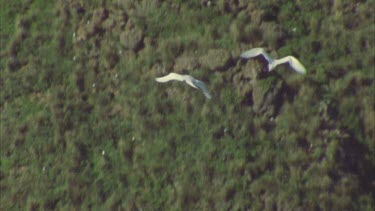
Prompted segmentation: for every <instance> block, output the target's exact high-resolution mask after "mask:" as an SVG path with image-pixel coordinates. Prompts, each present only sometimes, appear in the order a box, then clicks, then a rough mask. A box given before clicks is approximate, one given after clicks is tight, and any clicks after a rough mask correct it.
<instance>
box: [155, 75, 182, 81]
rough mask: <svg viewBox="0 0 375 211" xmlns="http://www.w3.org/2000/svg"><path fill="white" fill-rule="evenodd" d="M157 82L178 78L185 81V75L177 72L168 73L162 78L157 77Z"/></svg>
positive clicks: (177, 79)
mask: <svg viewBox="0 0 375 211" xmlns="http://www.w3.org/2000/svg"><path fill="white" fill-rule="evenodd" d="M155 80H156V81H157V82H160V83H165V82H168V81H172V80H176V81H183V80H184V79H183V76H182V75H180V74H177V73H169V74H168V75H166V76H164V77H160V78H156V79H155Z"/></svg>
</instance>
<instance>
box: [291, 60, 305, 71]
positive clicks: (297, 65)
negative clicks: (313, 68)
mask: <svg viewBox="0 0 375 211" xmlns="http://www.w3.org/2000/svg"><path fill="white" fill-rule="evenodd" d="M289 57H290V61H289V64H290V66H291V67H292V68H293V69H294V70H295V71H296V72H298V73H301V74H306V68H305V67H304V66H303V65H302V64H301V62H300V61H298V59H296V58H295V57H293V56H289Z"/></svg>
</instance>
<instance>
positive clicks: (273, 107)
mask: <svg viewBox="0 0 375 211" xmlns="http://www.w3.org/2000/svg"><path fill="white" fill-rule="evenodd" d="M252 86H253V90H252V97H253V103H254V104H253V110H254V112H255V113H258V114H263V115H265V116H273V115H275V112H276V111H277V110H278V108H279V107H280V103H281V94H282V87H283V82H282V81H281V80H277V78H273V77H272V76H270V77H268V78H265V79H262V80H253V81H252Z"/></svg>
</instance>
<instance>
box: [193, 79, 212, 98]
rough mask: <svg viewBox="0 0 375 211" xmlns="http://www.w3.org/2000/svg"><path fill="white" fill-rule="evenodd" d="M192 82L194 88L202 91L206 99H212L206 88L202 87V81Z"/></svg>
mask: <svg viewBox="0 0 375 211" xmlns="http://www.w3.org/2000/svg"><path fill="white" fill-rule="evenodd" d="M192 82H193V84H194V85H195V86H196V87H198V88H199V89H201V90H202V91H203V94H204V96H206V97H207V98H208V99H211V98H212V96H211V95H210V93H209V92H208V90H207V89H206V86H205V85H204V83H203V82H202V81H200V80H197V79H194V80H193V81H192Z"/></svg>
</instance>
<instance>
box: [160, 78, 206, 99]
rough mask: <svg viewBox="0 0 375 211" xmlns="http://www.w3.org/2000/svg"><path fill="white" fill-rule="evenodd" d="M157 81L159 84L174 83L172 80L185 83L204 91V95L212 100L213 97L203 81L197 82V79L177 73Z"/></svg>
mask: <svg viewBox="0 0 375 211" xmlns="http://www.w3.org/2000/svg"><path fill="white" fill-rule="evenodd" d="M155 80H156V81H157V82H160V83H165V82H168V81H172V80H176V81H185V82H186V83H187V84H189V85H190V86H192V87H194V88H196V89H198V88H199V89H201V90H202V91H203V94H204V95H205V96H206V97H207V98H208V99H211V95H210V93H209V92H208V91H207V89H206V86H205V85H204V83H203V82H202V81H200V80H197V79H195V78H193V77H192V76H190V75H180V74H177V73H169V74H168V75H166V76H164V77H160V78H156V79H155Z"/></svg>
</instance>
